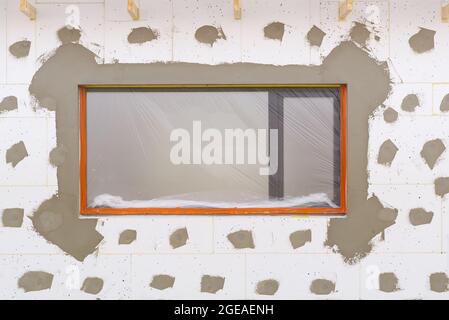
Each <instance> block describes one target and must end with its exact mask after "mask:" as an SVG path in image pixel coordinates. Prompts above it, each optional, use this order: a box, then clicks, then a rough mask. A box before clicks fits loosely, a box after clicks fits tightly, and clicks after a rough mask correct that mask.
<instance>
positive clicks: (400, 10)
mask: <svg viewBox="0 0 449 320" xmlns="http://www.w3.org/2000/svg"><path fill="white" fill-rule="evenodd" d="M75 2H76V1H75ZM100 2H103V1H101V0H100V1H98V0H97V1H95V3H94V2H92V3H89V2H86V1H83V2H82V3H79V4H77V3H75V4H76V5H77V6H78V7H79V8H80V12H81V13H82V14H81V19H80V26H79V28H78V29H77V30H80V37H79V38H78V36H77V34H76V32H74V33H68V34H67V33H66V32H64V33H62V32H59V33H58V31H60V30H61V28H63V27H64V23H65V22H66V15H65V11H64V10H65V5H61V4H56V1H54V3H52V2H51V1H50V2H49V3H45V4H40V3H37V4H36V7H37V9H38V11H39V12H40V13H41V14H42V17H46V18H42V19H37V20H36V21H35V22H32V21H29V20H27V19H26V18H25V17H23V16H22V15H21V14H20V12H18V10H17V8H16V2H15V1H10V0H8V1H2V2H1V3H0V101H5V98H8V97H15V98H16V99H17V107H16V103H14V100H13V98H8V99H6V103H5V104H3V102H2V104H1V106H2V107H1V108H0V132H1V135H0V136H1V139H0V152H2V157H3V159H5V157H6V150H7V149H8V148H10V147H11V146H12V145H14V144H15V143H17V142H18V141H23V142H24V145H25V146H26V150H27V154H28V156H27V157H26V159H24V160H22V161H21V162H20V163H18V164H17V166H16V167H12V165H11V164H7V163H6V161H3V162H0V194H1V197H0V210H1V211H3V210H4V209H9V208H23V210H24V219H23V222H22V225H21V227H14V228H11V227H4V226H3V225H2V227H0V254H1V255H0V263H1V265H2V266H4V267H2V268H3V269H2V274H1V275H0V280H1V281H0V288H1V290H0V298H17V297H19V298H26V299H32V298H64V297H67V298H68V297H71V298H73V297H75V298H83V299H95V298H103V299H108V298H128V299H129V298H154V299H160V298H185V297H189V298H194V299H204V298H206V297H207V298H263V297H265V296H266V295H267V297H268V298H281V299H282V298H284V299H295V298H305V299H308V298H316V297H317V295H316V294H314V293H313V292H311V290H310V289H311V288H310V285H311V284H312V282H313V281H314V280H317V279H325V280H327V281H330V282H332V283H334V284H335V290H333V291H331V292H329V294H327V295H325V296H320V297H327V298H334V299H339V298H362V299H363V298H396V299H399V298H410V299H416V298H446V299H447V298H449V293H448V292H447V283H448V280H447V276H446V274H447V273H448V270H447V268H448V264H449V258H448V256H447V250H448V244H449V240H448V239H449V237H448V235H449V231H448V228H447V225H448V219H447V213H448V210H449V207H448V199H447V195H446V193H448V192H449V183H448V182H447V179H448V178H446V177H448V176H449V172H448V171H449V169H448V168H449V165H448V163H447V161H449V158H446V156H445V152H442V153H441V154H440V155H439V157H438V159H437V160H435V163H434V164H433V168H430V167H429V162H427V160H425V158H423V157H424V156H422V155H421V151H422V150H423V146H424V145H425V144H426V143H427V142H429V141H433V140H436V139H439V140H441V142H442V143H443V144H444V145H447V143H448V139H447V137H448V136H449V129H448V128H449V123H448V121H449V118H448V117H447V115H445V112H447V110H448V109H449V108H448V107H447V105H448V103H447V100H448V99H447V95H448V94H449V79H448V73H447V70H446V68H444V67H442V66H443V65H444V61H445V60H444V59H445V58H446V57H447V52H448V50H449V42H448V41H447V40H445V39H447V38H448V36H449V31H448V29H447V25H444V24H442V23H441V22H440V21H439V11H438V10H439V8H440V2H439V1H437V0H431V1H426V3H422V2H420V1H417V0H390V1H386V0H385V1H384V0H378V1H356V2H355V4H354V10H353V12H352V13H351V14H350V15H349V16H348V19H347V21H346V22H338V20H337V16H336V12H337V11H336V10H337V3H336V2H335V1H321V2H318V1H314V0H301V1H290V0H288V1H280V2H279V3H272V2H271V1H270V2H267V3H266V4H264V5H263V6H259V5H256V4H252V3H248V4H246V5H245V7H244V8H243V10H244V12H243V15H242V17H243V18H242V20H240V21H236V20H234V19H233V13H232V10H231V8H229V10H227V9H225V8H228V7H230V4H229V2H228V1H224V0H223V1H214V2H213V5H211V4H212V2H211V1H204V0H201V1H199V2H198V3H197V2H196V1H173V2H171V1H168V2H167V4H161V3H158V2H148V3H145V4H142V6H144V8H143V9H144V10H143V11H142V12H144V14H143V16H142V21H138V22H134V21H132V20H131V18H130V17H129V15H128V14H127V12H126V9H123V8H121V7H122V6H120V4H119V2H118V1H105V2H104V3H100ZM280 3H281V4H282V6H280V5H279V4H280ZM156 9H157V10H156ZM153 12H157V14H153ZM418 18H419V19H418ZM273 21H279V22H281V23H282V24H283V27H284V28H283V34H282V36H281V39H282V41H278V40H279V39H278V38H279V35H280V33H279V32H278V33H277V35H276V34H275V36H276V37H278V38H277V39H276V41H273V40H272V39H267V38H266V35H265V32H264V28H265V27H266V26H268V25H269V24H271V23H272V22H273ZM355 22H358V23H360V24H362V25H359V24H355ZM208 25H210V26H216V27H215V28H218V26H220V28H222V30H224V31H225V32H226V36H225V37H226V40H225V39H224V38H219V39H217V40H216V41H214V42H213V43H212V44H211V43H210V40H207V38H206V40H207V41H209V43H201V42H199V40H198V39H197V38H196V37H195V33H196V32H197V30H198V29H199V28H201V27H202V26H208ZM148 26H151V30H158V38H157V39H154V40H151V41H146V42H144V43H141V44H138V45H136V44H130V43H129V42H128V36H129V34H130V32H132V30H133V29H135V28H141V27H145V28H148ZM313 26H316V27H318V28H319V29H320V30H322V31H323V32H324V33H325V36H323V39H321V41H322V42H321V43H320V45H318V42H315V43H316V44H315V45H312V43H311V42H310V38H308V37H307V33H308V32H309V31H310V30H311V29H312V27H313ZM354 27H357V28H356V29H354ZM420 28H425V29H426V30H431V31H435V34H433V33H432V32H431V31H426V30H424V32H421V31H420V30H423V29H420ZM365 29H366V30H367V31H368V32H369V34H368V32H367V31H366V30H365ZM276 30H278V31H279V30H280V29H276ZM276 30H274V31H276ZM268 31H270V30H268ZM355 31H357V33H355V34H354V32H355ZM61 37H62V38H61ZM24 39H26V40H27V41H30V47H29V52H28V55H27V56H24V57H20V58H19V57H16V56H15V55H14V54H13V53H11V52H10V50H9V48H10V47H11V46H12V45H13V44H15V43H17V42H20V41H23V40H24ZM318 40H320V39H318ZM342 40H352V41H353V42H354V44H355V46H357V47H363V48H361V49H357V50H361V51H360V52H366V56H365V55H364V54H361V53H360V54H359V51H354V50H355V48H356V47H355V46H354V47H353V46H352V45H351V44H350V43H343V46H341V45H340V42H341V41H342ZM62 43H66V45H68V46H77V45H72V43H80V44H81V45H82V46H84V47H86V48H87V49H89V50H90V52H93V53H94V54H93V55H91V54H90V53H88V51H86V54H87V55H88V56H89V59H93V61H94V62H93V64H92V66H94V65H95V64H100V65H101V64H103V63H105V62H106V64H107V63H110V62H120V63H123V62H128V63H138V64H139V67H141V65H140V64H144V63H149V62H164V63H165V62H179V61H182V62H190V63H205V64H223V63H236V62H249V63H264V64H268V65H298V66H300V65H304V66H308V65H321V64H323V63H326V60H327V59H329V58H328V56H329V54H331V52H332V51H333V50H334V49H335V48H336V47H339V48H340V49H343V50H341V51H340V50H337V51H336V52H334V53H333V54H334V56H333V57H334V58H342V59H343V58H344V54H343V53H344V52H346V51H348V50H349V51H350V52H357V57H360V58H361V59H362V58H363V59H366V61H371V59H372V60H373V61H388V62H387V64H388V65H387V66H385V67H387V68H388V70H389V73H390V81H391V84H389V86H390V85H391V88H386V90H385V92H384V93H382V94H381V95H379V96H382V99H379V100H382V101H377V100H374V102H375V103H373V105H371V103H372V102H367V101H363V100H360V101H357V99H358V98H357V97H355V98H351V96H350V99H349V101H348V103H349V108H351V106H354V107H353V110H352V111H353V112H351V113H350V116H351V117H353V118H355V119H356V121H358V122H360V126H354V127H353V128H354V129H353V130H355V131H353V132H354V135H359V136H361V138H360V139H357V140H356V141H359V142H360V143H361V144H360V145H358V146H357V147H356V149H357V151H356V154H355V155H352V156H351V155H350V157H349V158H350V162H349V166H351V165H352V163H357V165H355V166H356V167H357V170H358V171H357V172H358V173H359V174H358V175H359V176H360V177H357V178H354V179H357V181H352V182H350V184H349V192H350V197H352V198H353V199H355V200H352V201H351V200H350V203H349V204H350V209H351V208H352V209H351V210H353V212H354V213H357V212H362V213H363V214H348V216H347V217H346V218H338V219H331V218H329V217H249V216H248V217H149V216H147V217H100V218H98V221H96V220H97V219H91V218H90V219H85V218H79V217H78V216H74V215H73V208H75V207H76V199H75V198H76V197H73V193H70V192H69V193H65V192H64V193H60V194H58V196H57V197H53V195H54V194H57V193H58V183H61V179H63V180H64V179H67V176H65V177H64V174H63V173H62V171H64V169H63V167H64V166H69V167H71V166H73V159H75V158H76V157H75V156H74V154H73V153H72V152H73V150H72V149H71V145H70V144H69V145H65V144H63V143H61V141H60V137H57V135H56V132H57V130H58V131H60V128H61V126H62V127H64V125H65V123H61V121H62V122H63V119H61V118H60V117H61V113H59V114H58V112H55V110H58V107H59V105H58V103H59V101H58V99H52V97H51V94H49V95H50V97H49V96H47V97H41V98H42V99H38V100H39V101H35V98H34V97H33V96H32V95H31V94H30V92H29V89H28V88H29V86H30V85H31V82H32V78H33V76H34V75H35V74H36V72H37V71H38V69H39V68H40V67H41V65H42V63H45V62H46V61H47V62H48V59H51V57H52V56H53V55H54V54H55V49H56V48H58V47H59V46H60V45H61V44H62ZM205 44H206V45H205ZM77 48H78V47H77ZM77 50H78V49H77ZM79 52H84V51H82V50H81V49H80V51H79ZM340 52H341V53H342V54H341V55H340V54H337V53H340ZM56 55H58V53H56ZM41 56H43V57H45V59H43V60H42V59H39V57H41ZM73 57H74V58H75V57H77V56H76V55H74V56H73ZM77 59H78V58H77ZM77 59H74V60H73V63H75V64H76V63H78V61H77ZM163 66H164V65H161V66H160V68H161V69H160V70H161V71H160V72H161V73H162V72H163V71H162V70H163ZM106 67H107V66H106ZM137 67H138V66H136V68H137ZM70 68H73V66H70ZM119 68H120V67H119ZM128 68H131V69H132V68H133V66H132V64H131V65H128V66H127V67H126V68H123V69H121V70H120V72H118V73H116V72H114V74H115V76H114V78H113V80H114V81H112V80H111V81H110V82H115V81H125V80H126V79H124V77H125V76H126V75H127V73H126V72H127V71H126V69H128ZM192 68H193V67H192ZM194 68H195V69H196V67H194ZM198 68H202V67H200V66H198ZM259 68H261V67H257V66H255V70H257V69H259ZM217 70H219V69H217ZM324 70H326V69H324ZM373 70H378V66H375V65H374V64H373ZM131 72H134V71H131ZM254 72H256V71H254ZM311 73H313V72H311ZM236 75H237V76H238V77H241V78H239V80H240V79H245V75H243V74H240V73H236ZM234 76H235V74H234ZM273 77H274V78H276V79H275V80H277V79H281V77H279V78H277V76H276V74H275V73H274V75H273ZM349 77H351V75H349ZM361 77H362V80H363V79H364V80H367V79H368V78H369V77H370V73H369V72H366V73H365V74H364V75H362V76H361ZM57 80H58V81H59V82H61V83H64V81H68V79H67V78H66V77H60V78H59V79H57ZM89 80H90V79H85V81H86V82H90V81H89ZM180 80H183V79H180ZM338 80H339V81H341V82H347V81H346V80H345V78H344V77H341V78H339V79H338ZM54 81H56V80H54ZM240 81H242V80H240ZM317 81H318V79H317ZM312 82H313V81H312ZM366 83H367V84H368V83H369V81H367V82H366ZM44 89H45V86H44ZM42 90H43V89H42V88H41V89H40V90H38V91H40V92H42ZM350 90H351V86H350ZM354 90H362V92H363V90H367V89H366V88H363V87H360V88H357V89H354ZM67 93H68V94H69V95H71V94H73V92H72V91H71V92H67ZM409 95H415V96H414V97H413V96H412V97H411V98H407V99H406V100H405V104H403V102H404V99H405V98H406V97H408V96H409ZM415 97H416V99H415ZM416 100H418V103H416ZM355 106H362V107H360V108H359V107H358V108H357V109H355ZM385 107H386V108H387V109H388V110H389V109H392V110H393V111H395V112H396V113H397V115H396V114H395V113H394V112H391V110H390V111H389V113H387V114H386V115H385V114H384V111H385V110H386V109H385ZM358 112H360V113H358ZM72 116H73V117H74V119H76V113H74V114H73V115H72ZM384 116H385V118H384ZM63 118H65V116H64V117H63ZM58 119H59V120H58ZM58 127H59V128H58ZM387 140H390V141H394V145H395V146H396V147H397V149H398V151H397V152H396V153H395V157H394V161H391V163H389V166H385V165H383V164H380V163H378V152H379V150H380V147H381V145H382V143H384V142H385V141H387ZM350 144H351V142H350ZM393 149H394V148H393ZM430 149H431V150H430V155H429V156H427V155H425V156H426V157H428V159H430V163H433V160H432V159H434V158H435V157H436V156H435V153H433V151H432V150H433V149H432V148H430ZM437 149H438V148H437ZM437 151H438V150H437ZM437 153H438V152H437ZM425 154H427V152H426V153H425ZM351 159H352V160H351ZM75 171H76V170H75ZM62 183H64V182H62ZM59 192H61V189H60V188H59ZM351 195H353V196H351ZM374 195H375V197H371V196H374ZM64 197H66V198H64ZM368 197H371V198H370V200H368V203H367V201H366V199H367V198H368ZM48 199H50V200H48ZM61 200H62V201H61ZM43 202H44V203H43ZM55 208H56V209H57V210H55ZM416 208H421V209H422V210H425V212H426V213H429V212H432V213H433V216H432V221H431V223H425V224H421V223H419V225H417V226H415V225H413V224H412V223H411V217H410V212H411V210H412V209H416ZM36 212H37V214H36ZM414 212H416V211H414ZM418 213H419V212H418ZM421 213H422V212H421ZM415 215H416V214H415ZM415 215H414V218H416V217H415ZM416 216H417V218H418V219H427V218H428V216H424V215H422V214H421V215H416ZM28 217H33V218H32V219H29V218H28ZM420 221H422V220H420ZM66 226H67V227H66ZM68 226H70V227H72V226H74V229H73V230H72V229H70V228H69V227H68ZM36 228H37V229H38V230H40V231H39V232H36V230H35V229H36ZM183 228H186V229H187V230H188V241H187V242H186V244H185V245H183V246H180V247H178V248H176V249H174V248H173V247H172V245H171V244H170V235H171V234H172V233H173V232H174V231H175V230H178V229H183ZM127 229H129V230H136V232H137V234H138V235H139V237H138V238H137V239H136V240H135V241H133V242H131V243H129V244H128V245H120V244H119V241H118V237H119V235H120V233H121V232H122V231H124V230H127ZM298 230H311V234H312V235H313V236H312V237H311V240H310V242H307V243H306V244H305V245H303V246H300V247H297V248H296V249H294V247H293V245H292V242H291V241H290V239H289V237H290V235H291V234H293V233H294V232H296V231H298ZM358 230H361V232H357V231H358ZM367 230H369V231H367ZM239 231H240V232H241V231H245V232H244V233H243V234H239V233H238V234H237V237H234V238H231V239H232V240H231V239H230V238H229V235H231V234H233V233H235V232H239ZM84 232H86V233H84ZM340 234H347V235H348V236H347V237H346V238H345V241H342V239H341V236H340ZM67 253H68V254H67ZM310 253H313V254H312V255H311V254H310ZM131 261H132V263H131ZM180 266H182V267H180ZM388 273H393V274H394V275H395V277H396V278H397V283H399V284H400V290H396V291H392V292H388V293H387V292H384V291H382V290H381V288H384V287H383V286H382V287H380V279H381V277H380V275H381V274H388ZM158 275H166V276H167V277H171V278H161V279H162V280H158V279H159V278H157V276H158ZM201 275H213V276H211V277H221V278H223V279H226V280H225V285H224V286H223V289H221V290H218V291H217V292H216V293H215V294H211V293H209V292H202V290H201V287H202V285H201V283H202V276H201ZM354 275H358V276H354ZM87 278H97V279H101V280H102V281H103V282H104V284H103V286H104V288H103V289H102V290H101V291H99V292H98V293H97V294H90V293H88V292H85V291H84V290H83V289H82V288H83V281H84V279H87ZM172 278H173V283H174V284H172V285H170V283H171V282H170V281H171V279H172ZM152 279H153V280H152ZM154 279H156V280H158V281H159V283H161V282H162V284H157V283H158V282H157V281H156V282H155V284H154V286H155V287H157V286H159V287H161V288H162V287H166V289H165V290H154V288H153V287H152V286H149V283H152V281H154ZM174 279H176V282H174ZM387 280H391V279H387ZM97 282H98V281H97ZM98 283H99V282H98ZM390 283H391V281H390ZM94 287H95V288H94V289H95V290H92V291H96V290H97V289H98V286H94ZM84 288H86V287H84ZM390 288H391V286H390ZM24 289H25V290H24ZM35 290H39V291H35ZM25 291H28V292H25Z"/></svg>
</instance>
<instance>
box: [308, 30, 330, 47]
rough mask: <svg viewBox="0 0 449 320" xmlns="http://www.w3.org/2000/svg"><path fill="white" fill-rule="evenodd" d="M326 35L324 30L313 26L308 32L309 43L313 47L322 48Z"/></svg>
mask: <svg viewBox="0 0 449 320" xmlns="http://www.w3.org/2000/svg"><path fill="white" fill-rule="evenodd" d="M325 35H326V33H325V32H324V31H323V30H321V29H320V28H318V27H317V26H313V27H312V28H311V29H310V30H309V32H307V41H309V43H310V45H311V46H316V47H320V46H321V44H322V43H323V39H324V36H325Z"/></svg>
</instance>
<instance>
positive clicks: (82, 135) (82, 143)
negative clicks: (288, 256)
mask: <svg viewBox="0 0 449 320" xmlns="http://www.w3.org/2000/svg"><path fill="white" fill-rule="evenodd" d="M95 88H105V89H132V88H151V89H167V88H171V89H179V88H182V89H186V88H187V89H188V88H192V89H193V88H200V89H207V88H227V89H229V88H267V89H269V88H278V89H280V88H339V98H340V139H339V141H340V188H339V199H340V206H339V207H337V208H328V207H327V208H324V207H301V208H263V207H260V208H238V207H237V208H182V207H173V208H154V207H153V208H106V207H101V208H89V207H88V206H87V179H86V177H87V171H86V170H87V166H86V158H87V151H86V150H87V149H86V142H87V137H86V136H87V134H86V107H87V106H86V96H87V91H88V89H95ZM78 93H79V176H80V179H79V206H80V213H81V214H83V215H104V214H110V215H126V214H155V215H156V214H164V215H182V214H190V215H211V214H226V215H228V214H231V215H232V214H234V215H235V214H237V215H239V214H253V215H259V214H269V215H276V214H278V215H286V214H345V213H346V211H347V198H346V196H347V195H346V193H347V170H346V165H347V161H346V160H347V119H346V118H347V105H346V104H347V85H346V84H148V85H112V84H111V85H108V84H85V85H84V84H83V85H79V86H78Z"/></svg>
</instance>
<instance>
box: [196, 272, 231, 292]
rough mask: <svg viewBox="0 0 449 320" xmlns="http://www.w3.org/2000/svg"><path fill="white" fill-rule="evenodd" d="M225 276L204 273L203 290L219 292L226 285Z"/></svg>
mask: <svg viewBox="0 0 449 320" xmlns="http://www.w3.org/2000/svg"><path fill="white" fill-rule="evenodd" d="M224 283H225V278H223V277H218V276H209V275H204V276H202V278H201V292H208V293H217V291H219V290H222V289H223V287H224Z"/></svg>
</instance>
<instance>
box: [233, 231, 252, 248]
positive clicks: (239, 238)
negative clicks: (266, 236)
mask: <svg viewBox="0 0 449 320" xmlns="http://www.w3.org/2000/svg"><path fill="white" fill-rule="evenodd" d="M228 240H229V241H230V242H231V243H232V245H233V246H234V248H235V249H246V248H249V249H254V248H255V246H254V240H253V234H252V232H251V231H249V230H240V231H236V232H233V233H230V234H228Z"/></svg>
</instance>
